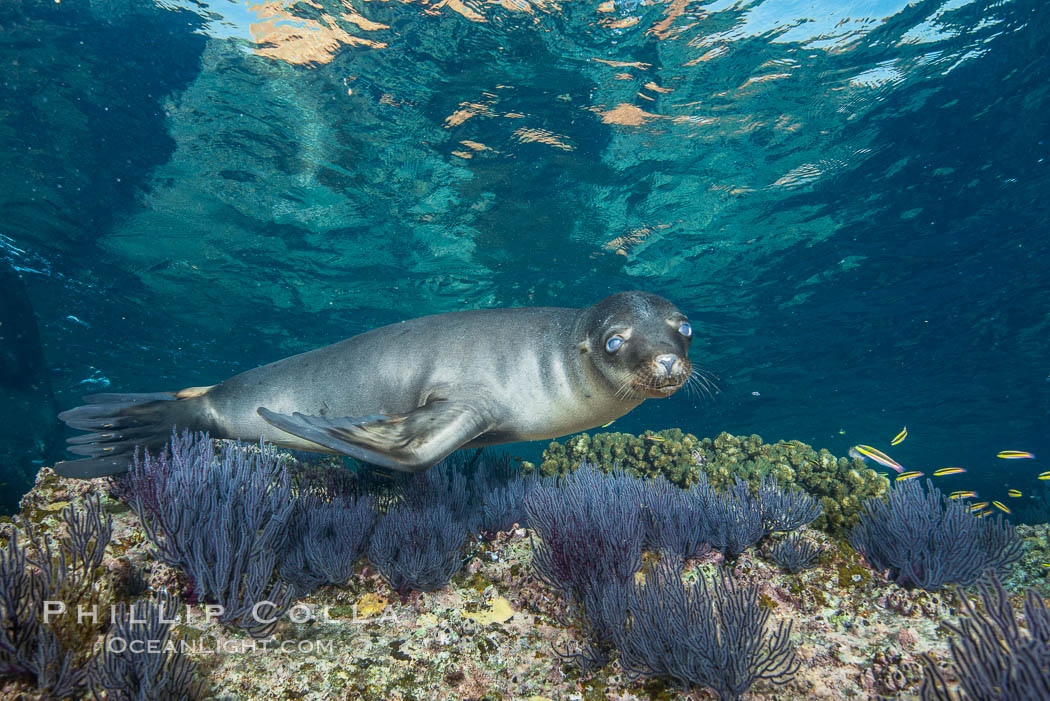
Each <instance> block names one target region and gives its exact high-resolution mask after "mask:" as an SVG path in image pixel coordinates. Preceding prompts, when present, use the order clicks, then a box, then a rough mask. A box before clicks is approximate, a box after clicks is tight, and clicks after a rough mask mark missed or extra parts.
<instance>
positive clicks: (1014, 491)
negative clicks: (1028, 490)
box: [1006, 489, 1021, 497]
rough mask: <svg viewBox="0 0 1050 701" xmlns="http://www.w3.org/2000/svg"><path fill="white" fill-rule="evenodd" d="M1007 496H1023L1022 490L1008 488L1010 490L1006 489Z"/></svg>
mask: <svg viewBox="0 0 1050 701" xmlns="http://www.w3.org/2000/svg"><path fill="white" fill-rule="evenodd" d="M1006 496H1008V497H1019V496H1021V492H1020V490H1017V489H1008V490H1006Z"/></svg>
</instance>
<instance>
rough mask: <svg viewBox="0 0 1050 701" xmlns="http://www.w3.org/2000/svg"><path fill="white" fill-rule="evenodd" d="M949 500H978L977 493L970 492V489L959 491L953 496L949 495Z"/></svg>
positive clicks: (952, 494)
mask: <svg viewBox="0 0 1050 701" xmlns="http://www.w3.org/2000/svg"><path fill="white" fill-rule="evenodd" d="M948 498H949V499H976V498H977V492H975V491H972V490H969V489H967V490H962V491H958V492H952V493H951V494H949V495H948Z"/></svg>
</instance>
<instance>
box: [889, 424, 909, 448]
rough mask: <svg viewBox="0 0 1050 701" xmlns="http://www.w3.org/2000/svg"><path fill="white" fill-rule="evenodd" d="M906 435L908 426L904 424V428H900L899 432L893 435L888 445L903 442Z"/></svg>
mask: <svg viewBox="0 0 1050 701" xmlns="http://www.w3.org/2000/svg"><path fill="white" fill-rule="evenodd" d="M907 437H908V427H907V426H905V427H904V428H902V429H901V432H900V433H898V434H897V435H896V436H894V437H893V440H892V441H890V445H897V444H898V443H903V442H904V439H905V438H907Z"/></svg>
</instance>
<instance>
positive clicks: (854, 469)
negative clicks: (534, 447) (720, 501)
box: [538, 428, 889, 536]
mask: <svg viewBox="0 0 1050 701" xmlns="http://www.w3.org/2000/svg"><path fill="white" fill-rule="evenodd" d="M581 462H592V463H594V464H596V465H598V466H599V467H601V468H602V469H605V470H608V469H612V468H613V467H616V466H619V468H620V469H622V470H624V471H626V472H627V473H629V474H633V475H637V476H640V477H646V478H652V477H656V476H657V475H663V476H664V477H666V478H667V479H668V480H670V481H671V482H674V483H675V484H677V485H679V486H682V487H689V486H691V485H692V484H694V483H695V482H696V480H697V475H698V474H699V472H700V471H701V470H702V471H704V472H705V473H706V474H707V478H708V480H709V481H710V483H711V484H712V485H713V486H715V487H716V488H717V489H725V488H726V487H728V486H729V485H731V484H732V483H733V481H734V479H735V478H736V477H740V478H741V479H744V480H746V481H747V482H748V483H749V484H750V485H751V486H752V487H753V488H757V486H758V484H759V482H761V480H762V478H763V477H765V476H766V475H771V476H772V477H774V478H776V479H777V481H779V482H780V483H781V484H782V485H784V486H786V487H794V488H796V489H801V490H803V491H805V492H808V493H809V494H812V495H813V496H815V497H817V498H819V499H820V501H821V504H822V506H823V507H824V513H823V515H822V516H821V517H820V518H819V519H817V520H816V521H815V522H814V524H813V525H814V526H815V527H816V528H820V529H823V530H826V531H828V532H829V533H833V534H835V535H843V536H844V535H845V534H846V533H847V532H848V531H849V529H850V528H852V527H853V526H854V525H855V524H856V523H857V520H858V519H859V518H860V512H861V507H862V505H863V504H864V501H865V500H866V499H867V498H868V497H872V496H881V495H882V494H883V493H884V492H885V491H886V489H887V488H888V487H889V480H887V479H886V478H885V477H883V476H882V475H880V474H878V473H877V472H875V471H874V470H871V469H870V468H868V467H867V466H866V465H865V464H864V461H863V460H860V459H859V458H853V459H850V458H836V457H835V456H834V455H832V454H831V453H830V452H828V451H827V450H825V449H821V450H819V451H817V450H815V449H814V448H812V447H811V446H809V445H807V444H805V443H802V442H801V441H777V442H776V443H763V442H762V438H761V437H759V436H757V435H751V436H734V435H732V434H729V433H724V432H723V433H720V434H719V435H718V436H716V437H715V438H703V439H701V438H697V437H696V436H694V435H692V434H691V433H683V432H682V431H681V430H679V429H677V428H672V429H666V430H663V431H658V432H652V433H645V434H642V435H640V436H634V435H631V434H628V433H597V434H594V435H590V434H586V433H581V434H579V435H576V436H572V437H570V438H568V439H567V440H566V441H565V443H559V442H557V441H554V442H552V443H551V444H550V446H549V447H548V448H547V450H545V451H543V458H542V460H541V462H540V465H539V468H538V469H539V471H540V472H541V473H542V474H544V475H564V474H565V473H566V472H567V471H568V470H569V469H572V468H575V467H576V466H577V465H579V464H580V463H581Z"/></svg>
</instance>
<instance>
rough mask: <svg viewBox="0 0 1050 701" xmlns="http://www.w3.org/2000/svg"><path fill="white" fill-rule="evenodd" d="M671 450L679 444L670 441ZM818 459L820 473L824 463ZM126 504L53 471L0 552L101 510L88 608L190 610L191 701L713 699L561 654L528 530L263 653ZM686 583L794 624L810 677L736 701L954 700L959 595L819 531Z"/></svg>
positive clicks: (1033, 568) (364, 574)
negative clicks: (731, 594) (420, 584)
mask: <svg viewBox="0 0 1050 701" xmlns="http://www.w3.org/2000/svg"><path fill="white" fill-rule="evenodd" d="M664 435H665V436H666V437H667V438H668V442H669V441H670V435H668V434H664ZM679 435H680V438H679V440H680V442H681V443H682V445H689V447H691V448H692V449H693V450H697V451H699V452H700V453H701V455H707V456H711V463H701V465H702V466H703V468H704V472H705V473H706V474H708V475H711V477H710V479H711V480H712V482H714V481H715V480H717V479H718V475H720V474H722V473H721V472H719V471H718V470H709V469H707V468H708V467H709V466H710V465H711V464H712V463H715V458H716V456H719V455H720V456H721V457H720V458H719V461H720V464H721V465H722V466H723V467H724V466H726V465H733V464H736V465H741V466H749V469H745V470H742V471H741V473H739V474H741V475H742V476H746V477H747V478H748V479H749V481H750V479H751V475H752V474H755V473H754V472H753V471H754V470H757V469H759V466H761V467H769V469H770V472H767V473H766V475H768V474H771V471H772V470H773V469H779V470H780V473H779V474H778V476H781V477H783V476H788V475H791V476H793V477H794V480H793V484H795V485H800V484H804V482H803V480H800V479H799V478H798V477H797V475H798V471H796V470H795V463H793V462H792V461H791V460H789V459H783V460H781V456H783V455H784V454H785V453H790V451H791V446H792V445H793V444H791V443H778V444H776V445H775V446H768V445H764V444H762V443H761V441H760V440H758V438H757V437H753V439H754V440H752V439H738V438H735V437H732V436H727V435H725V434H723V436H720V437H719V438H717V439H715V440H714V441H697V442H696V447H693V445H692V444H691V443H690V444H687V443H686V441H685V438H687V437H686V436H684V435H681V434H679ZM730 439H732V440H730ZM654 443H655V442H654ZM718 446H720V447H718ZM752 448H754V451H753V452H750V451H751V450H752ZM795 448H796V449H797V450H798V451H802V450H803V448H802V447H799V446H795ZM806 450H811V449H808V447H807V448H806ZM812 452H813V454H814V455H816V456H817V457H816V458H815V459H817V460H818V462H820V461H821V458H822V457H823V453H817V452H816V451H812ZM666 455H670V452H668V453H666ZM730 457H733V458H735V459H736V460H737V462H735V463H734V462H732V461H731V460H730V459H729V458H730ZM827 458H828V460H827V465H828V466H829V467H831V466H832V465H834V466H835V468H836V472H835V474H838V468H839V465H840V462H846V464H847V466H848V461H840V460H837V459H834V458H832V457H831V456H830V455H829V456H827ZM803 460H804V458H803ZM290 463H295V461H294V460H293V461H290ZM716 464H719V463H716ZM309 469H310V470H311V471H313V472H316V471H317V470H319V469H320V468H318V467H317V466H309ZM330 469H337V468H334V467H333V468H330ZM547 469H551V467H550V466H548V468H547ZM788 469H790V470H791V472H790V473H788V472H787V470H788ZM846 469H847V471H848V470H849V469H855V468H854V467H852V466H848V467H847V468H846ZM829 472H830V470H829ZM726 474H731V475H734V476H735V475H736V474H738V473H734V472H727V473H726ZM858 474H859V470H858ZM839 479H841V478H839ZM647 483H648V481H647ZM861 483H862V484H863V481H862V482H861ZM448 485H449V486H452V485H454V483H453V482H449V483H448ZM726 486H728V481H727V482H726ZM844 488H845V487H844ZM126 489H127V486H126V484H125V485H124V486H118V485H117V484H115V483H114V482H113V481H111V480H108V479H99V480H91V481H75V480H66V479H62V478H60V477H58V476H57V475H55V474H54V473H53V472H52V471H51V470H50V469H48V468H45V469H43V470H41V471H40V473H39V475H38V476H37V480H36V484H35V486H34V487H33V488H32V490H31V491H30V492H29V493H27V494H26V495H25V497H24V498H23V499H22V502H21V511H20V513H19V514H18V515H17V516H16V517H15V518H13V519H11V518H6V517H5V518H4V519H3V520H2V523H0V540H2V542H3V543H4V547H5V548H8V549H9V548H10V544H11V543H12V542H13V539H14V538H15V537H16V534H17V538H18V540H19V541H24V538H25V536H26V532H27V529H31V530H32V531H33V532H34V533H36V534H37V536H38V537H41V538H42V537H45V536H46V537H53V538H60V537H62V536H63V535H66V534H67V531H68V527H69V524H68V519H64V518H63V516H62V515H63V513H65V512H69V511H74V512H77V513H80V512H85V511H88V510H89V508H91V505H92V504H96V503H97V504H98V506H97V507H95V508H100V510H101V513H103V514H105V517H106V519H107V520H108V521H109V522H111V526H110V528H111V531H110V533H111V534H110V536H109V537H108V540H107V541H106V543H105V552H104V556H103V557H102V558H101V564H100V565H99V567H97V568H96V569H95V571H94V573H93V574H94V576H95V577H96V578H97V580H98V582H99V586H98V587H97V590H96V592H95V594H94V595H93V596H94V597H95V598H97V599H98V602H99V603H101V605H102V607H103V608H106V607H107V606H109V605H110V604H120V603H125V604H126V603H130V602H132V601H141V600H143V599H144V598H146V597H154V598H156V597H158V596H163V597H169V598H167V599H163V600H164V601H166V602H169V603H170V602H171V601H173V600H175V599H174V597H181V602H179V603H178V604H177V605H178V615H177V616H176V617H175V618H177V623H176V624H174V625H173V626H172V627H171V630H170V639H171V641H172V643H173V644H174V645H176V647H177V649H178V650H179V651H180V653H181V654H182V655H183V658H182V660H181V661H180V664H181V665H182V666H181V667H180V669H182V670H183V671H185V669H187V664H188V663H192V665H193V669H194V671H193V678H192V681H193V682H194V684H195V685H196V686H193V685H186V687H187V688H189V687H190V686H193V688H198V689H203V690H205V691H203V692H202V695H204V696H205V697H208V698H218V699H230V700H232V699H264V698H265V699H275V698H286V699H291V698H295V699H358V698H365V699H373V698H375V699H379V698H382V699H396V700H409V699H435V700H437V699H442V700H443V699H477V700H479V701H480V700H481V699H493V700H495V699H508V700H509V699H529V700H530V701H543V700H544V699H550V700H554V699H579V700H583V699H587V700H589V699H595V700H597V699H607V698H616V699H661V700H664V699H709V698H716V697H715V696H714V694H713V693H712V692H711V691H710V690H705V689H697V688H694V689H692V690H682V689H678V688H676V687H675V686H674V685H672V684H671V683H670V682H668V681H667V680H664V679H661V678H658V677H656V678H654V677H644V678H641V679H635V678H634V677H633V676H632V675H631V674H630V673H629V670H626V669H624V668H623V667H622V666H621V664H620V662H618V661H617V660H616V657H615V656H613V658H612V661H611V662H610V663H608V664H604V665H603V666H600V667H597V668H592V669H589V670H588V669H585V668H584V667H582V666H581V665H580V664H578V661H574V660H572V659H570V658H566V657H564V656H563V655H562V654H560V653H564V652H565V651H573V650H579V649H581V648H583V647H585V646H586V645H587V644H588V640H587V636H586V633H585V632H584V630H583V629H584V628H585V626H582V625H581V621H580V619H579V610H578V609H577V608H576V607H574V606H573V604H572V602H571V600H568V599H567V598H566V597H565V596H564V595H563V592H561V591H559V590H558V588H557V587H555V586H553V585H552V584H551V583H550V582H548V581H544V578H543V577H540V576H537V574H538V573H537V570H536V568H535V565H534V563H533V553H534V547H535V545H536V540H535V538H536V534H535V533H534V532H532V531H531V530H530V529H528V528H524V527H522V526H521V525H518V524H516V525H513V526H509V527H506V528H501V529H499V530H496V531H490V532H487V533H485V534H484V535H472V536H471V537H470V538H469V539H468V541H467V543H466V545H465V547H464V549H463V550H462V559H463V562H462V566H461V567H460V568H459V569H458V571H456V573H455V574H454V575H453V576H452V578H451V581H450V582H449V583H448V584H446V585H444V586H441V587H438V588H436V589H435V590H434V591H430V592H420V591H415V590H409V591H403V592H402V593H398V592H397V591H395V590H393V589H392V588H391V584H390V582H389V579H388V578H385V577H384V576H383V573H382V572H381V571H380V570H379V569H378V568H377V567H376V566H374V565H373V564H370V563H369V562H368V561H367V560H362V561H360V562H358V563H357V565H356V566H354V567H353V568H351V569H349V570H348V571H349V572H350V574H349V579H348V580H347V581H346V582H345V583H342V584H339V585H332V584H325V585H322V586H319V587H317V588H315V589H313V590H312V591H310V592H309V593H306V594H304V595H302V596H298V597H297V600H296V601H295V603H294V604H293V605H291V606H290V607H289V608H288V610H287V611H286V612H285V613H284V614H283V615H281V616H280V620H278V621H277V623H276V625H275V626H274V627H273V628H272V630H269V631H267V634H266V635H265V636H263V637H253V636H252V631H250V630H247V629H245V628H243V627H236V626H232V625H226V624H224V623H222V622H221V621H220V620H219V618H218V617H217V616H215V615H210V614H209V612H208V609H207V606H206V602H204V601H195V600H194V598H193V596H192V595H190V593H191V592H192V591H193V589H194V586H193V585H194V583H193V582H192V581H189V580H188V579H187V576H186V573H185V572H184V571H182V570H181V569H178V568H176V567H171V566H168V565H165V564H163V563H162V562H160V560H159V559H158V557H157V555H156V552H155V547H154V544H153V542H152V541H151V538H150V537H149V536H148V534H146V533H144V531H143V526H142V524H141V522H140V520H139V518H138V517H137V516H136V513H135V510H134V509H132V508H130V507H129V506H127V505H126V504H125V501H124V500H126V499H127V498H128V494H127V491H126ZM297 489H298V488H297ZM96 500H97V501H96ZM822 501H823V503H824V504H825V505H826V504H827V501H824V500H822ZM826 508H827V506H825V509H826ZM1022 535H1023V537H1024V538H1025V552H1026V556H1025V558H1024V560H1023V561H1022V563H1020V564H1019V565H1017V567H1016V569H1015V570H1014V571H1013V572H1012V573H1011V574H1010V575H1008V576H1007V577H1006V580H1005V581H1006V583H1007V587H1008V591H1009V592H1010V594H1011V597H1010V601H1009V605H1010V606H1012V607H1014V608H1015V609H1018V607H1019V606H1020V605H1021V596H1020V590H1019V585H1021V584H1024V585H1028V586H1032V585H1036V586H1037V587H1039V588H1041V589H1042V590H1043V591H1045V590H1046V585H1047V572H1046V568H1044V567H1042V565H1041V563H1040V562H1039V561H1040V560H1041V559H1043V553H1045V552H1046V550H1047V547H1048V546H1047V530H1046V526H1045V525H1044V526H1039V527H1035V528H1029V529H1026V530H1023V531H1022ZM789 537H794V538H801V539H804V540H805V541H806V542H807V543H809V544H811V545H812V546H813V547H814V548H815V549H817V550H819V554H818V555H816V556H815V559H813V560H812V562H808V563H807V564H808V565H811V566H809V567H808V568H805V569H800V570H799V571H798V572H796V573H793V574H791V573H787V572H786V571H784V569H783V568H782V567H780V566H779V565H778V564H777V562H776V558H775V557H774V551H777V550H779V549H780V548H781V546H782V545H783V544H784V543H783V541H785V540H786V539H787V538H789ZM665 557H667V556H666V555H660V554H659V553H653V552H649V551H648V550H647V551H646V552H645V553H644V557H643V558H642V561H641V569H640V570H639V572H638V573H637V574H636V575H635V577H636V579H638V580H639V581H643V580H645V579H646V578H648V577H650V576H651V573H652V572H653V571H654V568H655V567H656V565H657V564H658V563H659V562H660V561H662V560H663V559H664V558H665ZM681 572H682V578H683V581H684V582H685V583H687V584H688V583H695V582H697V581H698V580H699V579H700V578H703V579H705V580H706V581H715V579H716V578H717V577H719V576H723V575H726V574H729V575H731V576H732V578H733V580H734V582H735V583H736V584H735V586H737V587H743V588H747V587H754V588H755V589H756V591H757V597H756V601H757V603H758V605H759V606H761V607H762V608H763V609H764V610H767V611H768V612H769V617H768V618H769V622H768V627H769V628H776V627H778V626H781V625H782V624H786V623H788V622H792V624H793V625H792V626H791V628H790V645H791V649H792V652H793V654H794V656H796V657H797V660H798V661H799V662H801V667H800V668H799V669H798V671H797V672H795V673H794V674H793V676H791V677H790V678H789V679H783V680H779V681H780V682H782V683H779V684H777V685H774V684H773V683H771V682H769V681H763V680H758V681H757V682H756V683H755V684H754V685H753V686H752V688H751V689H750V690H749V691H748V692H747V693H746V694H745V695H744V698H750V699H759V698H771V699H773V698H775V699H793V698H811V699H820V698H827V699H833V698H834V699H841V698H843V697H849V698H859V699H863V698H878V697H883V696H896V697H901V698H917V697H918V693H919V687H920V684H921V683H922V680H923V659H924V658H923V656H924V655H926V656H928V659H929V660H930V661H931V664H934V665H937V666H938V667H939V668H941V669H942V671H941V674H942V675H943V676H944V679H945V682H946V684H948V685H949V686H950V687H951V688H955V687H956V686H957V684H958V678H957V676H953V672H952V668H951V666H950V665H949V664H948V663H949V661H950V651H949V638H950V636H951V631H950V630H948V629H947V628H946V627H945V625H944V624H946V623H948V624H955V623H957V621H958V617H959V614H960V611H961V610H962V607H961V606H960V601H959V598H958V597H959V594H958V593H957V592H956V591H955V590H954V589H951V588H946V589H941V590H939V591H934V592H930V591H924V590H906V589H902V588H901V587H899V586H897V585H896V584H894V583H892V582H890V581H889V580H887V579H886V577H885V576H884V573H880V572H877V571H874V570H872V569H871V568H870V567H869V566H868V565H867V563H865V562H864V560H863V558H862V557H861V555H860V554H858V553H857V552H855V551H854V550H853V549H852V548H851V547H850V546H849V545H848V544H847V543H846V542H845V540H844V539H842V538H840V537H838V536H836V535H833V534H831V533H829V532H828V531H827V530H826V529H818V528H814V527H812V525H811V526H810V527H802V528H800V529H798V530H797V531H796V534H795V535H794V536H788V535H785V534H781V533H776V532H775V533H772V534H771V535H769V536H768V537H767V538H765V539H764V540H763V541H761V542H760V543H759V544H758V545H757V546H754V547H749V548H747V549H746V550H744V551H743V552H742V553H739V554H737V555H736V557H735V558H731V559H726V558H725V557H724V556H723V555H722V554H720V553H719V552H718V551H717V549H711V550H708V551H706V552H704V553H703V554H701V555H699V556H697V557H694V558H692V559H689V560H687V561H685V563H684V566H683V567H682V570H681ZM106 639H107V638H106V637H105V632H104V630H103V627H102V626H96V627H93V628H90V629H85V634H84V635H83V636H80V637H76V638H74V637H68V636H67V638H66V640H68V641H72V642H70V643H69V644H75V645H78V646H80V648H79V649H77V650H75V651H74V652H75V654H76V658H77V659H85V658H87V657H89V656H90V655H91V654H92V653H91V652H89V650H88V647H94V648H95V649H96V652H97V648H98V647H99V646H100V645H101V644H102V643H103V642H104V641H105V640H106ZM0 684H2V687H0V696H3V697H4V698H15V697H16V696H17V695H18V694H22V696H21V698H25V699H37V698H46V696H45V695H44V694H42V693H41V692H40V691H39V690H37V689H36V685H35V683H34V681H33V680H32V679H30V678H27V677H25V676H22V677H19V676H8V677H4V678H3V681H2V682H0ZM147 698H148V697H147Z"/></svg>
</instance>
